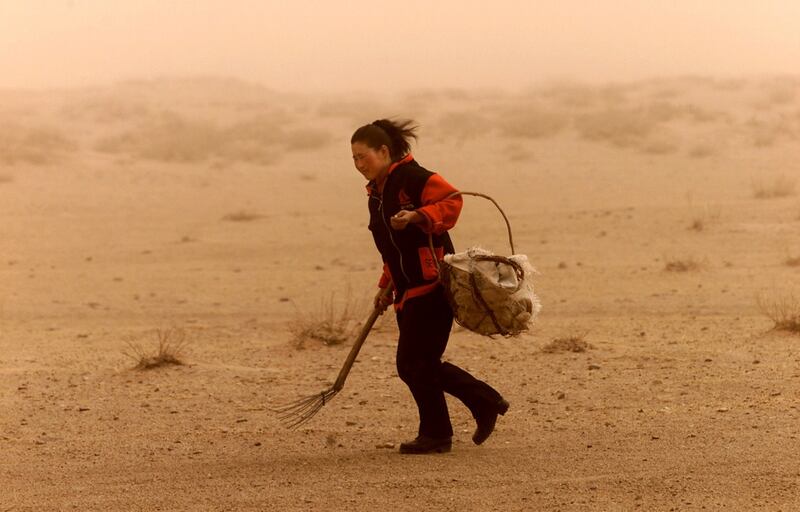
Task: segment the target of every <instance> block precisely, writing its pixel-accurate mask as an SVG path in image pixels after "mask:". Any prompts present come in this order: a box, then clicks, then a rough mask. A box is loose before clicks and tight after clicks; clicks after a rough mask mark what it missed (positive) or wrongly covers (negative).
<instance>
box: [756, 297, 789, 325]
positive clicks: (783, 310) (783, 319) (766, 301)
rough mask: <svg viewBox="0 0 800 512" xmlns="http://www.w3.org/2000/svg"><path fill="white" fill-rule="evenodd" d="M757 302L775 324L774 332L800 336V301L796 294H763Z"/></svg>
mask: <svg viewBox="0 0 800 512" xmlns="http://www.w3.org/2000/svg"><path fill="white" fill-rule="evenodd" d="M756 300H757V303H758V307H759V309H760V310H761V312H762V313H763V314H764V315H766V316H767V317H768V318H769V319H770V320H772V322H773V323H774V326H773V329H774V330H776V331H787V332H793V333H798V334H800V299H798V298H797V296H796V295H795V294H794V293H791V292H790V293H783V294H780V293H774V294H772V295H770V296H767V295H766V294H765V293H761V294H759V295H758V297H757V298H756Z"/></svg>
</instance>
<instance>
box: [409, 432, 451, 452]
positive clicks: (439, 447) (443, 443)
mask: <svg viewBox="0 0 800 512" xmlns="http://www.w3.org/2000/svg"><path fill="white" fill-rule="evenodd" d="M452 445H453V442H452V438H451V437H442V438H433V437H428V436H417V438H416V439H414V440H413V441H409V442H408V443H400V453H406V454H423V453H447V452H449V451H450V448H451V447H452Z"/></svg>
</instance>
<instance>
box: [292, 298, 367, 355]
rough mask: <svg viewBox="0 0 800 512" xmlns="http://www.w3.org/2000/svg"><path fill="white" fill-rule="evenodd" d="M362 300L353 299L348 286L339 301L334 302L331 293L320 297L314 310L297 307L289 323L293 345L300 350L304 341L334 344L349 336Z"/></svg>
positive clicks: (353, 332) (303, 346)
mask: <svg viewBox="0 0 800 512" xmlns="http://www.w3.org/2000/svg"><path fill="white" fill-rule="evenodd" d="M361 302H362V301H358V300H355V299H354V298H353V295H352V293H351V291H350V289H349V288H348V289H346V290H345V297H344V300H343V301H341V302H340V303H337V301H336V294H335V293H331V294H330V296H328V297H323V298H322V299H321V300H320V302H319V306H318V309H317V310H316V311H300V310H298V311H297V312H296V314H295V318H294V320H293V321H292V322H291V323H290V324H289V332H291V333H292V341H291V343H292V345H294V346H295V348H297V349H303V348H305V344H306V342H307V341H317V342H321V343H322V344H323V345H326V346H333V345H340V344H342V343H344V342H345V341H348V340H350V339H352V338H353V336H354V334H355V332H356V330H357V328H358V325H359V323H360V322H359V321H358V319H357V315H358V313H359V312H361V311H362V309H363V308H361V307H360V306H361Z"/></svg>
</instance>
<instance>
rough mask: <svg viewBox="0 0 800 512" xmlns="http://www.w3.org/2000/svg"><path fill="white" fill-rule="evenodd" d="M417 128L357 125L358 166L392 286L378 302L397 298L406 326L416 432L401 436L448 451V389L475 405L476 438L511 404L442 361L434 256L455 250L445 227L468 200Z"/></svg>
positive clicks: (444, 333) (402, 351)
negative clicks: (429, 161)
mask: <svg viewBox="0 0 800 512" xmlns="http://www.w3.org/2000/svg"><path fill="white" fill-rule="evenodd" d="M416 129H417V127H416V126H413V123H412V121H403V122H395V121H390V120H388V119H380V120H378V121H375V122H374V123H371V124H368V125H365V126H362V127H361V128H359V129H358V130H356V131H355V133H354V134H353V136H352V137H351V139H350V143H351V148H352V151H353V162H354V163H355V166H356V169H358V171H359V172H360V173H361V174H362V175H364V177H365V178H366V179H367V180H368V182H369V183H368V184H367V192H368V194H369V213H370V220H369V229H370V231H372V236H373V238H374V239H375V245H376V246H377V247H378V251H380V253H381V257H382V258H383V263H384V265H383V275H382V276H381V279H380V281H379V283H378V286H379V287H380V288H382V289H383V288H385V287H386V286H388V285H392V287H393V295H394V298H393V299H392V298H391V297H387V296H386V295H384V294H383V293H381V292H379V293H378V295H377V296H376V297H375V306H376V307H378V308H381V309H383V310H385V309H386V308H387V307H388V306H389V304H391V303H392V302H393V303H394V309H395V312H396V314H397V324H398V326H399V328H400V339H399V341H398V344H397V373H398V375H399V376H400V378H401V379H402V380H403V382H405V383H406V385H407V386H408V388H409V389H410V390H411V394H412V395H413V397H414V400H415V401H416V403H417V408H418V409H419V431H418V435H417V437H416V439H414V440H413V441H410V442H406V443H402V444H401V445H400V453H443V452H448V451H450V448H451V446H452V437H453V427H452V425H451V423H450V415H449V414H448V411H447V403H446V402H445V397H444V393H449V394H450V395H453V396H455V397H456V398H458V399H459V400H461V401H462V402H463V403H464V405H466V406H467V408H469V410H470V412H472V415H473V416H474V418H475V421H476V423H477V428H476V430H475V433H474V435H473V436H472V440H473V441H474V442H475V444H481V443H483V442H484V441H485V440H486V439H487V438H488V437H489V436H490V435H491V433H492V431H493V430H494V426H495V422H496V421H497V415H498V414H505V412H506V411H507V410H508V406H509V404H508V402H507V401H506V400H504V399H503V397H502V396H500V393H498V392H497V391H495V390H494V389H493V388H492V387H491V386H489V385H488V384H486V383H485V382H482V381H480V380H478V379H476V378H475V377H473V376H472V375H470V374H469V373H467V372H466V371H464V370H462V369H461V368H459V367H457V366H455V365H453V364H450V363H447V362H442V360H441V357H442V354H443V353H444V350H445V347H446V346H447V340H448V338H449V336H450V328H451V327H452V325H453V313H452V311H451V309H450V306H449V304H448V303H447V299H446V297H445V295H444V292H443V289H442V286H441V285H440V283H439V281H438V271H437V266H436V262H435V261H434V260H433V258H434V257H435V258H438V259H441V258H442V257H443V256H444V254H445V253H452V252H454V251H453V244H452V242H451V241H450V237H449V235H448V234H447V230H448V229H450V228H452V227H453V226H454V225H455V223H456V220H457V219H458V215H459V213H460V212H461V205H462V200H461V197H460V196H456V197H452V198H448V195H449V194H451V193H452V192H455V191H456V190H455V189H454V188H453V187H452V186H451V185H450V184H449V183H447V182H446V181H445V180H444V179H442V177H441V176H439V175H438V174H435V173H432V172H430V171H428V170H426V169H424V168H423V167H421V166H420V165H419V164H418V163H417V162H416V161H415V160H414V158H413V156H412V155H411V152H410V150H411V139H416ZM429 234H431V235H432V237H433V245H434V250H435V255H432V254H431V250H430V248H429V243H428V235H429Z"/></svg>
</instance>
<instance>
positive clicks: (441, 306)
mask: <svg viewBox="0 0 800 512" xmlns="http://www.w3.org/2000/svg"><path fill="white" fill-rule="evenodd" d="M397 324H398V326H399V327H400V340H399V342H398V344H397V373H398V374H399V375H400V378H401V379H402V380H403V382H405V383H406V385H407V386H408V388H409V389H410V390H411V394H412V395H413V396H414V400H415V401H416V402H417V408H418V409H419V432H418V433H419V435H424V436H429V437H434V438H442V437H449V436H452V435H453V426H452V424H451V423H450V414H449V412H448V410H447V402H446V401H445V398H444V394H445V393H448V394H450V395H452V396H454V397H456V398H458V399H459V400H460V401H461V402H463V403H464V405H465V406H467V408H468V409H469V410H470V412H471V413H472V415H473V416H475V417H477V416H479V415H481V414H482V413H484V412H486V411H491V410H493V409H494V408H495V407H496V404H497V402H498V401H499V400H500V398H501V396H500V393H498V392H497V391H496V390H495V389H494V388H492V387H491V386H490V385H488V384H486V383H485V382H483V381H481V380H478V379H476V378H475V377H473V376H472V375H470V374H469V373H468V372H466V371H464V370H462V369H461V368H459V367H458V366H455V365H453V364H450V363H446V362H445V363H443V362H442V359H441V358H442V354H444V350H445V348H446V347H447V340H448V339H449V337H450V328H451V327H452V326H453V313H452V311H451V309H450V305H449V304H448V303H447V299H446V298H445V296H444V291H443V290H442V288H441V287H439V288H437V289H436V290H435V291H434V292H432V293H429V294H427V295H422V296H420V297H415V298H413V299H410V300H408V301H406V303H405V304H404V305H403V309H402V310H401V311H399V312H398V313H397Z"/></svg>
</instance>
